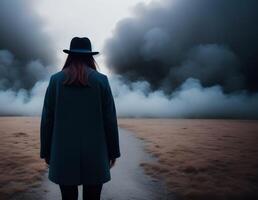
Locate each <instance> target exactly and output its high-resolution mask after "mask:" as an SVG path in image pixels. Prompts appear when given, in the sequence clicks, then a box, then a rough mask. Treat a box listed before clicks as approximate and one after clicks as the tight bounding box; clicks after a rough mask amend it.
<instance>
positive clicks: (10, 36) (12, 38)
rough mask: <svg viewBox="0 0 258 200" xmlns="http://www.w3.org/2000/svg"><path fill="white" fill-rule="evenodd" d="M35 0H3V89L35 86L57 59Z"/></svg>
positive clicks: (0, 81) (0, 78)
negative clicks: (34, 5) (36, 8)
mask: <svg viewBox="0 0 258 200" xmlns="http://www.w3.org/2000/svg"><path fill="white" fill-rule="evenodd" d="M35 3H36V2H34V1H32V0H24V1H19V0H12V1H9V0H1V1H0V18H1V20H0V27H1V36H0V90H6V89H10V88H11V89H13V90H15V91H17V90H19V89H20V88H23V89H31V88H32V87H33V86H34V84H35V83H36V82H37V81H38V80H41V79H45V78H46V77H47V76H48V75H49V72H50V71H51V69H52V68H51V67H48V68H46V66H50V65H52V64H53V63H54V61H55V57H56V56H55V53H54V52H53V51H52V50H51V44H52V42H51V38H50V37H49V36H48V35H47V34H46V33H45V32H44V30H43V29H44V23H43V21H42V20H41V18H40V17H39V16H38V15H37V13H36V12H35V11H34V9H33V4H35Z"/></svg>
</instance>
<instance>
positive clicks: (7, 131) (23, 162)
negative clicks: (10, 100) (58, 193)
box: [0, 117, 46, 199]
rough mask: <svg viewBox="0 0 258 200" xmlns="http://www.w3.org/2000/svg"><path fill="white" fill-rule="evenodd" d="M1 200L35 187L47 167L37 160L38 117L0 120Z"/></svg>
mask: <svg viewBox="0 0 258 200" xmlns="http://www.w3.org/2000/svg"><path fill="white" fill-rule="evenodd" d="M0 137H1V139H0V171H1V173H0V199H8V198H9V197H10V196H12V195H15V194H16V193H18V192H23V191H25V190H26V189H27V188H30V187H36V186H37V185H38V184H39V183H40V180H41V177H42V173H43V172H44V170H45V169H46V165H45V164H44V162H42V160H41V159H40V158H39V117H0Z"/></svg>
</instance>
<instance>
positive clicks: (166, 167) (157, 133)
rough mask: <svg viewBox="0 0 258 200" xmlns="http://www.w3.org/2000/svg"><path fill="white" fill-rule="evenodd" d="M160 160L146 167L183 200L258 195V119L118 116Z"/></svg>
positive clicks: (236, 197) (147, 170) (239, 197)
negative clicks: (163, 180) (128, 117)
mask: <svg viewBox="0 0 258 200" xmlns="http://www.w3.org/2000/svg"><path fill="white" fill-rule="evenodd" d="M119 125H120V127H122V128H126V129H129V130H131V131H132V132H134V133H136V136H137V137H139V138H141V139H144V140H145V141H146V142H147V143H146V150H147V151H148V152H150V153H151V154H153V155H155V156H156V157H157V158H158V163H142V166H143V167H144V168H145V171H146V172H147V173H148V174H150V175H152V176H155V177H158V178H161V177H162V178H163V179H165V181H166V183H167V185H168V187H169V189H170V190H171V191H174V192H176V193H177V194H178V195H179V197H183V198H185V199H203V200H204V199H258V159H257V158H258V121H244V120H243V121H240V120H199V119H196V120H190V119H189V120H188V119H119Z"/></svg>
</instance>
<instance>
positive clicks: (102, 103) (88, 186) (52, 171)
mask: <svg viewBox="0 0 258 200" xmlns="http://www.w3.org/2000/svg"><path fill="white" fill-rule="evenodd" d="M64 52H65V53H67V54H68V57H67V60H66V62H65V64H64V67H63V69H62V70H61V71H59V72H57V73H55V74H54V75H52V76H51V78H50V82H49V85H48V87H47V91H46V94H45V99H44V105H43V110H42V116H41V125H40V136H41V137H40V141H41V148H40V157H41V158H42V159H45V161H46V163H47V164H49V174H48V178H49V180H51V181H52V182H54V183H56V184H59V186H60V190H61V195H62V199H63V200H68V199H69V200H73V199H78V185H83V199H100V194H101V189H102V185H103V183H105V182H107V181H109V180H110V179H111V176H110V168H111V167H113V166H114V164H115V161H116V158H118V157H120V149H119V137H118V127H117V118H116V109H115V104H114V99H113V95H112V92H111V88H110V85H109V81H108V78H107V76H106V75H104V74H102V73H100V72H98V71H97V70H96V62H95V60H94V58H93V55H96V54H98V52H93V51H91V43H90V40H89V39H88V38H78V37H75V38H73V39H72V41H71V44H70V50H64Z"/></svg>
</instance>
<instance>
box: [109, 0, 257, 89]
mask: <svg viewBox="0 0 258 200" xmlns="http://www.w3.org/2000/svg"><path fill="white" fill-rule="evenodd" d="M257 10H258V1H257V0H245V1H242V0H216V1H214V0H194V1H193V0H173V1H172V0H171V1H170V0H166V1H163V3H162V2H159V3H158V2H152V3H150V4H148V5H145V4H139V5H138V6H136V7H135V13H134V14H135V16H134V17H131V18H127V19H124V20H122V21H120V22H119V23H118V25H117V27H116V28H115V31H114V35H113V37H112V38H110V39H108V40H107V42H106V45H105V53H106V62H107V66H108V67H110V68H111V70H112V71H114V72H115V73H117V74H120V75H123V76H124V77H126V78H127V79H129V80H131V81H132V80H134V81H135V80H146V81H148V82H149V83H150V84H151V87H152V89H162V90H163V91H165V92H166V93H167V94H169V93H171V92H172V91H173V90H174V89H175V88H178V87H179V86H180V85H181V84H182V83H184V82H185V81H186V80H187V79H188V78H195V79H198V80H199V81H200V83H201V84H202V85H203V86H204V87H210V86H213V85H217V84H219V85H221V86H222V91H224V92H227V93H230V92H232V91H240V90H247V91H249V92H251V93H254V92H256V91H258V56H257V52H258V25H257V24H258V23H257V22H258V12H257Z"/></svg>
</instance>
